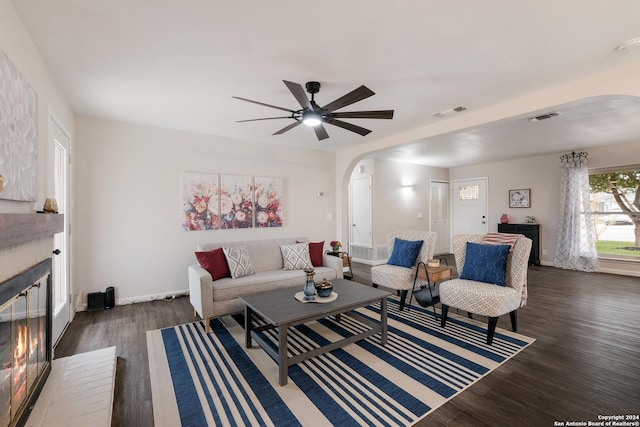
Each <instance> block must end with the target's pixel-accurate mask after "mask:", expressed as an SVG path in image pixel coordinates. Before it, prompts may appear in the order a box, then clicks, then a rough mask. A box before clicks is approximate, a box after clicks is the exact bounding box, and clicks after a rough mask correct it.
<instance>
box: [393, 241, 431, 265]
mask: <svg viewBox="0 0 640 427" xmlns="http://www.w3.org/2000/svg"><path fill="white" fill-rule="evenodd" d="M422 242H423V241H422V240H414V241H410V240H402V239H398V238H397V237H396V240H395V241H394V242H393V250H392V251H391V256H390V257H389V261H387V264H390V265H399V266H400V267H406V268H412V267H413V266H414V264H415V263H416V258H417V257H418V254H419V253H420V248H421V247H422Z"/></svg>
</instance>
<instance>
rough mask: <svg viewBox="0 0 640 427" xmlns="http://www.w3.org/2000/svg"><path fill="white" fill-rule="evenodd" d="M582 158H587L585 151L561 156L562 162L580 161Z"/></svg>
mask: <svg viewBox="0 0 640 427" xmlns="http://www.w3.org/2000/svg"><path fill="white" fill-rule="evenodd" d="M580 157H587V153H585V152H584V151H581V152H579V153H576V152H575V151H572V152H571V153H569V154H563V155H562V156H560V160H569V159H579V158H580Z"/></svg>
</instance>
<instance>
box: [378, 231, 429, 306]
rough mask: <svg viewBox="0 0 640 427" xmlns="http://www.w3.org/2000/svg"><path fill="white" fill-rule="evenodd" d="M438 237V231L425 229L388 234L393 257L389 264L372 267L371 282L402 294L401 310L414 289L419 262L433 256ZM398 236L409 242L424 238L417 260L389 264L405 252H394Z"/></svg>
mask: <svg viewBox="0 0 640 427" xmlns="http://www.w3.org/2000/svg"><path fill="white" fill-rule="evenodd" d="M437 237H438V236H437V234H436V233H434V232H431V231H425V230H396V231H392V232H390V233H389V234H387V245H388V247H389V254H390V255H391V257H390V259H389V261H387V264H382V265H376V266H374V267H371V282H372V283H373V286H374V287H378V286H383V287H385V288H388V289H393V290H395V291H397V292H398V294H399V295H400V310H402V309H403V308H404V304H405V300H406V299H407V293H408V292H409V290H411V289H413V286H414V279H415V277H416V270H415V267H416V265H418V263H419V262H424V263H425V264H426V263H427V260H429V259H431V258H433V253H434V251H435V248H436V239H437ZM396 238H398V239H400V240H403V241H409V242H415V241H418V240H422V246H421V247H420V251H419V253H418V254H417V256H416V257H415V260H406V259H405V260H404V261H406V263H404V265H406V266H400V265H394V264H389V262H392V259H391V258H393V257H394V255H396V254H397V253H404V252H401V251H398V252H396V253H394V244H395V242H396ZM396 249H397V248H396ZM401 264H402V262H401Z"/></svg>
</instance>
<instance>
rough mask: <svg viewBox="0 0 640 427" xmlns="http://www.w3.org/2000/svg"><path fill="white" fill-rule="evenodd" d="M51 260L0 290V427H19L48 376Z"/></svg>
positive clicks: (23, 274) (49, 359)
mask: <svg viewBox="0 0 640 427" xmlns="http://www.w3.org/2000/svg"><path fill="white" fill-rule="evenodd" d="M51 319H52V318H51V258H48V259H46V260H44V261H42V262H40V263H38V264H36V265H34V266H33V267H31V268H29V269H27V270H26V271H24V272H22V273H20V274H18V275H17V276H15V277H13V278H11V279H9V280H7V281H5V282H3V283H2V284H0V427H6V426H11V427H12V426H21V425H23V424H24V423H25V422H26V420H27V417H28V416H29V413H30V412H31V409H32V408H33V405H34V404H35V401H36V399H37V398H38V395H39V394H40V391H41V390H42V387H43V386H44V383H45V381H46V379H47V377H48V375H49V372H50V371H51V358H52V354H51V353H52V352H51Z"/></svg>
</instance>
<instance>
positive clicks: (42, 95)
mask: <svg viewBox="0 0 640 427" xmlns="http://www.w3.org/2000/svg"><path fill="white" fill-rule="evenodd" d="M0 49H2V50H3V51H4V52H5V53H6V54H7V56H8V57H9V59H10V60H11V62H13V63H14V64H15V65H16V67H17V68H18V70H19V71H20V73H21V74H22V75H23V76H24V77H25V79H26V80H27V81H28V82H29V84H30V85H31V87H32V88H33V89H34V90H35V91H36V93H37V94H38V191H37V201H36V204H35V206H34V204H33V203H25V202H15V201H7V200H0V212H5V213H30V212H33V210H34V208H37V209H41V208H42V206H43V204H44V199H45V197H46V188H47V185H48V181H49V178H48V176H49V173H48V171H47V164H46V160H47V141H48V139H49V134H48V123H49V115H50V114H54V115H55V116H56V117H57V119H58V120H59V121H60V122H61V124H62V126H64V127H65V130H67V131H68V132H69V133H71V135H70V136H73V131H74V116H73V111H71V108H70V107H69V105H68V104H67V102H66V100H65V99H64V97H63V96H62V93H61V92H60V90H59V89H58V87H57V85H56V83H55V81H54V79H53V76H52V74H51V72H50V71H49V68H48V66H47V64H46V63H45V62H44V59H43V58H42V56H41V55H40V52H39V50H38V49H37V48H36V46H35V44H34V43H33V40H31V37H30V36H29V34H28V33H27V30H26V29H25V27H24V25H23V24H22V22H21V21H20V19H19V18H18V15H17V14H16V12H15V9H14V8H13V5H12V4H11V2H10V1H9V0H0Z"/></svg>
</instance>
